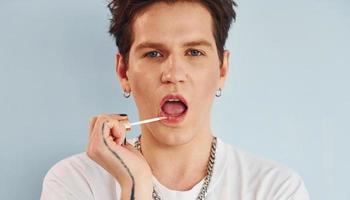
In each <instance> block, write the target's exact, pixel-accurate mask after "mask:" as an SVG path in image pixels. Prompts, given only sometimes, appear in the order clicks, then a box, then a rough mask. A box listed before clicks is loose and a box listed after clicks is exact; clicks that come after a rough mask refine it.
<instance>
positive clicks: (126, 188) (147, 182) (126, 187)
mask: <svg viewBox="0 0 350 200" xmlns="http://www.w3.org/2000/svg"><path fill="white" fill-rule="evenodd" d="M120 186H121V199H122V200H130V197H131V195H132V192H134V194H133V195H134V198H135V199H147V200H148V199H152V192H153V184H152V177H148V178H146V177H143V178H140V177H138V178H135V182H134V185H133V182H132V181H131V179H130V181H125V182H123V183H120ZM133 186H134V188H133ZM133 189H134V191H132V190H133Z"/></svg>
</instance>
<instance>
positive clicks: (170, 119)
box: [159, 94, 188, 124]
mask: <svg viewBox="0 0 350 200" xmlns="http://www.w3.org/2000/svg"><path fill="white" fill-rule="evenodd" d="M174 99H175V100H177V101H180V102H181V103H182V104H183V106H184V107H185V108H184V111H183V112H182V113H179V114H170V113H167V112H165V110H164V109H163V108H164V107H163V106H164V104H165V103H167V102H168V101H171V100H174ZM160 108H161V111H160V113H159V116H160V117H167V119H164V120H162V121H161V122H162V123H166V124H176V123H180V122H181V121H183V120H184V118H185V115H186V113H187V110H188V106H187V101H186V99H185V98H184V97H183V96H182V95H180V94H168V95H166V96H164V97H163V99H162V100H161V102H160Z"/></svg>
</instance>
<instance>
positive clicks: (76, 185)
mask: <svg viewBox="0 0 350 200" xmlns="http://www.w3.org/2000/svg"><path fill="white" fill-rule="evenodd" d="M134 141H135V140H132V141H131V142H134ZM203 181H204V179H203V180H202V181H201V182H199V183H198V184H196V185H195V186H194V187H193V188H192V189H191V190H188V191H174V190H170V189H168V188H166V187H165V186H163V185H162V184H161V183H159V182H158V180H157V179H156V178H155V177H153V184H154V186H155V188H156V190H157V192H158V193H159V195H160V196H161V198H162V199H163V200H195V199H196V197H197V195H198V194H199V192H200V189H201V187H202V184H203ZM120 194H121V189H120V185H119V183H118V182H117V181H116V179H115V178H114V177H112V176H111V175H110V174H109V173H108V172H107V171H105V170H104V169H103V168H102V167H101V166H99V165H98V164H97V163H95V162H94V161H93V160H91V159H90V158H89V157H88V156H87V155H86V153H85V152H84V153H80V154H77V155H73V156H71V157H69V158H66V159H64V160H62V161H60V162H58V163H57V164H56V165H54V166H53V167H52V168H51V169H50V170H49V172H48V173H47V174H46V176H45V178H44V182H43V189H42V193H41V200H93V199H94V200H119V199H120ZM206 199H207V200H309V197H308V193H307V191H306V189H305V186H304V183H303V181H302V179H301V178H300V177H299V175H298V174H296V173H295V172H294V171H293V170H291V169H289V168H287V167H283V166H281V165H279V164H277V163H275V162H272V161H268V160H265V159H263V158H259V157H257V156H254V155H251V154H249V153H246V152H244V151H241V150H239V149H236V148H233V147H232V146H230V145H229V144H226V143H224V142H222V141H221V140H220V139H218V140H217V150H216V158H215V165H214V171H213V176H212V179H211V182H210V184H209V188H208V193H207V198H206Z"/></svg>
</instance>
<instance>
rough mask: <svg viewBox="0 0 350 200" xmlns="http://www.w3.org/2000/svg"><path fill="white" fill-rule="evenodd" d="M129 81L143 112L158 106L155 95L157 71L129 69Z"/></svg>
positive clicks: (139, 107)
mask: <svg viewBox="0 0 350 200" xmlns="http://www.w3.org/2000/svg"><path fill="white" fill-rule="evenodd" d="M128 78H129V83H130V87H131V91H132V94H133V96H134V100H135V103H136V105H137V107H138V109H139V110H140V111H142V112H145V111H146V110H149V109H150V108H153V107H154V106H156V104H155V102H156V101H155V100H156V99H155V95H156V93H157V92H156V90H157V85H158V84H159V83H158V82H157V80H158V79H157V76H156V74H155V73H147V72H146V71H141V70H137V68H135V69H133V70H130V71H129V76H128Z"/></svg>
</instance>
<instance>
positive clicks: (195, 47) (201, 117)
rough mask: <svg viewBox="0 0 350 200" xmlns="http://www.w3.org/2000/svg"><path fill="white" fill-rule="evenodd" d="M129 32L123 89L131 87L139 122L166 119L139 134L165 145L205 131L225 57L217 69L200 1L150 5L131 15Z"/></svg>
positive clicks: (205, 12)
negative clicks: (144, 134) (145, 133)
mask: <svg viewBox="0 0 350 200" xmlns="http://www.w3.org/2000/svg"><path fill="white" fill-rule="evenodd" d="M132 30H133V37H134V41H133V43H132V45H131V48H130V52H129V60H128V69H127V71H126V76H127V78H122V85H123V88H129V89H131V92H132V94H133V96H134V99H135V102H136V105H137V107H138V111H139V116H140V118H141V119H148V118H153V117H157V116H164V115H166V116H168V117H169V118H170V120H164V121H162V122H155V123H151V124H147V125H144V126H143V127H142V130H143V131H147V132H149V133H151V134H152V135H153V136H154V137H155V138H158V139H160V140H161V141H168V142H167V143H169V144H170V143H174V142H175V143H176V141H177V140H179V139H181V140H182V141H184V140H186V138H187V139H189V138H192V137H194V136H195V135H196V134H201V133H202V132H203V131H207V132H209V131H210V110H211V106H212V102H213V98H214V96H215V92H216V90H218V88H220V87H222V86H223V81H224V78H225V75H226V68H227V66H226V65H227V57H228V53H226V54H225V56H224V62H223V66H222V67H221V68H220V60H219V57H218V53H217V48H216V44H215V38H214V35H213V26H212V18H211V15H210V13H209V11H208V10H207V9H206V8H205V7H203V6H202V5H201V4H199V3H190V2H178V3H174V4H166V3H163V2H161V3H155V4H153V5H152V6H150V7H148V8H147V9H146V10H145V11H144V12H142V13H140V14H139V15H138V16H136V17H135V21H134V23H133V26H132ZM119 61H121V60H120V59H119ZM118 65H120V64H118ZM119 67H120V66H119ZM169 94H170V95H175V96H168V98H167V95H169ZM176 95H178V96H176ZM181 96H182V97H183V98H184V99H182V100H180V101H181V102H178V100H177V98H180V99H181ZM175 99H176V101H174V100H175ZM173 101H174V102H173ZM184 101H185V102H184ZM184 104H186V105H184Z"/></svg>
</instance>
